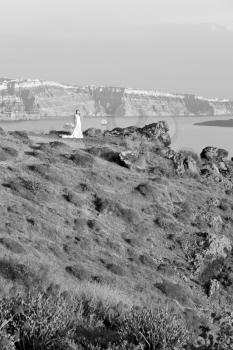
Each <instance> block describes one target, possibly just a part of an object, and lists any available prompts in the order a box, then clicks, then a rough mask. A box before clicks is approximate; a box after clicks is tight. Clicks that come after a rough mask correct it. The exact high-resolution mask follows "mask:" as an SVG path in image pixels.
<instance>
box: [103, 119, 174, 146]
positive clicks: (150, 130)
mask: <svg viewBox="0 0 233 350" xmlns="http://www.w3.org/2000/svg"><path fill="white" fill-rule="evenodd" d="M168 131H169V127H168V124H167V123H166V122H165V121H159V122H158V123H152V124H148V125H145V126H144V127H143V128H137V127H136V126H129V127H127V128H115V129H113V130H107V131H105V132H104V136H118V137H119V136H121V137H122V136H131V135H133V134H138V135H140V136H144V137H146V138H147V139H150V140H157V141H160V142H161V146H163V147H167V146H169V145H170V144H171V138H170V135H169V133H168Z"/></svg>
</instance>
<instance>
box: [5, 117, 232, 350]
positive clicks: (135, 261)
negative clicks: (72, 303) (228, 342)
mask: <svg viewBox="0 0 233 350" xmlns="http://www.w3.org/2000/svg"><path fill="white" fill-rule="evenodd" d="M61 141H62V142H61ZM169 144H170V138H169V133H168V127H167V125H166V123H164V122H159V123H157V124H152V125H149V126H146V127H144V128H141V129H137V128H135V127H132V128H126V129H120V128H118V129H115V130H113V131H107V132H105V133H104V134H102V133H101V131H99V132H97V131H96V130H93V129H92V130H87V131H86V132H85V138H84V139H83V140H66V141H64V140H61V139H59V138H58V136H56V135H55V134H51V135H47V136H46V135H43V136H42V135H29V136H28V135H27V134H26V133H23V132H12V133H8V134H6V133H5V132H4V131H3V130H1V134H0V196H1V206H0V252H1V254H0V281H1V284H0V286H1V290H0V292H1V294H2V295H12V293H16V291H17V290H25V289H27V288H29V289H30V288H32V286H34V288H38V289H40V290H49V291H50V293H55V294H56V293H57V291H58V290H61V291H63V292H64V291H66V293H70V292H73V293H77V291H78V290H80V288H81V289H82V288H84V287H85V288H86V290H87V288H88V293H97V292H96V290H97V291H98V290H101V291H102V292H101V291H100V294H101V293H102V294H101V295H102V296H101V298H102V299H103V298H105V297H106V294H107V293H109V291H108V290H109V288H113V289H115V290H117V291H116V292H115V296H114V298H115V299H117V300H118V302H119V301H121V302H122V301H123V304H127V303H128V302H129V299H130V300H131V303H133V304H137V305H141V306H144V307H145V306H146V307H148V306H149V307H151V308H153V307H155V306H156V305H158V303H159V304H160V305H161V304H167V303H168V304H169V305H173V307H174V308H175V309H176V310H177V312H179V313H180V314H182V315H183V316H184V318H185V320H186V322H187V324H188V326H189V327H190V328H191V330H192V332H194V333H195V334H196V337H197V334H199V335H200V333H201V330H200V328H199V327H201V326H202V327H205V330H206V332H207V333H208V329H209V332H210V333H211V334H213V335H214V336H216V335H217V334H218V332H220V333H221V332H222V334H223V329H222V328H221V327H222V326H221V322H222V320H225V318H224V317H228V316H227V315H228V314H226V313H227V311H228V310H231V308H232V301H233V300H232V291H233V277H232V276H233V264H232V259H233V255H232V245H233V236H232V228H233V219H232V218H233V212H232V211H233V197H232V193H233V180H232V179H233V178H232V174H233V162H232V161H230V160H228V159H227V152H226V151H225V150H221V149H216V148H211V147H209V148H206V149H205V150H203V152H202V154H201V158H200V157H199V156H197V155H195V154H191V153H187V152H179V153H176V152H174V151H173V150H171V149H170V148H169ZM83 286H84V287H83ZM104 286H105V287H104ZM109 286H110V287H109ZM104 288H105V289H104ZM103 290H104V291H105V292H104V294H103ZM97 294H98V293H97ZM106 298H107V297H106ZM217 316H219V318H218V317H217ZM106 327H107V326H106ZM203 329H204V328H202V330H203ZM105 331H106V329H105ZM102 332H103V330H102ZM85 334H86V333H85ZM88 334H89V333H88ZM224 335H225V333H224ZM85 336H86V337H88V335H87V334H86V335H85ZM202 336H203V337H204V335H203V334H202ZM203 339H204V338H202V340H203ZM84 348H85V349H87V347H84ZM100 348H105V347H100ZM100 348H98V349H100ZM134 348H136V347H134ZM146 348H147V347H146ZM146 348H145V349H146ZM20 349H21V348H20ZM72 349H74V348H72ZM75 349H76V348H75ZM79 349H80V348H79ZM88 349H89V348H88ZM92 349H94V348H92ZM95 349H97V348H95ZM115 349H116V348H115ZM118 349H123V347H120V348H118ZM124 349H127V347H126V348H124ZM128 349H129V348H128ZM148 349H152V347H151V348H150V347H149V348H148ZM161 349H162V348H161ZM164 349H165V348H164ZM167 349H173V348H170V347H169V348H167ZM177 349H178V348H177ZM179 349H181V347H179ZM187 349H207V347H205V348H201V347H195V348H194V347H192V348H190V347H189V348H187ZM208 349H215V348H214V347H212V348H208ZM221 349H227V348H224V347H222V348H221Z"/></svg>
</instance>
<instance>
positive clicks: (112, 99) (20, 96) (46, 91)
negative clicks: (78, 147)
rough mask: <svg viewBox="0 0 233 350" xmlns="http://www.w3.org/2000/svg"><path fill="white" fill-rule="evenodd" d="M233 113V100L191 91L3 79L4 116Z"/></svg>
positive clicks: (0, 103)
mask: <svg viewBox="0 0 233 350" xmlns="http://www.w3.org/2000/svg"><path fill="white" fill-rule="evenodd" d="M77 106H79V108H80V109H81V111H82V114H83V115H84V116H97V117H98V116H114V117H127V116H133V117H143V116H174V115H176V116H195V115H198V116H199V115H205V116H206V115H209V116H213V115H232V113H233V101H230V100H220V99H207V98H204V97H200V96H195V95H187V94H179V95H178V94H167V93H161V92H158V91H154V90H153V91H145V90H134V89H127V88H118V87H105V86H84V87H80V86H75V85H65V84H60V83H56V82H51V81H43V80H29V79H28V80H18V79H0V119H5V120H9V119H10V120H18V119H39V118H46V117H48V116H59V117H63V116H70V115H72V114H73V113H74V110H75V109H76V108H77Z"/></svg>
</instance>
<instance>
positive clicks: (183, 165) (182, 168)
mask: <svg viewBox="0 0 233 350" xmlns="http://www.w3.org/2000/svg"><path fill="white" fill-rule="evenodd" d="M162 154H163V155H164V156H165V157H166V158H168V159H171V160H172V161H173V164H174V168H175V171H176V173H177V175H180V176H182V175H183V174H184V173H185V172H186V171H189V172H190V173H192V174H198V173H199V170H198V167H197V163H196V161H195V160H194V159H193V158H192V157H191V156H186V155H184V154H183V153H181V152H176V151H174V150H172V149H170V148H168V149H164V150H163V151H162Z"/></svg>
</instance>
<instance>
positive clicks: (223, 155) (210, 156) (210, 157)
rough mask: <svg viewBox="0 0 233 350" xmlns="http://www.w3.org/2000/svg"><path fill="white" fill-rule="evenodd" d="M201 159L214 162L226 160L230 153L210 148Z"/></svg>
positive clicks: (207, 148)
mask: <svg viewBox="0 0 233 350" xmlns="http://www.w3.org/2000/svg"><path fill="white" fill-rule="evenodd" d="M200 156H201V158H202V159H204V160H207V161H214V160H219V161H221V160H226V159H227V157H228V152H227V151H226V150H225V149H222V148H217V147H212V146H208V147H205V148H204V149H203V150H202V152H201V154H200Z"/></svg>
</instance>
